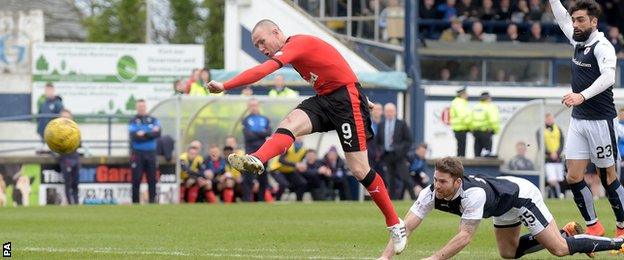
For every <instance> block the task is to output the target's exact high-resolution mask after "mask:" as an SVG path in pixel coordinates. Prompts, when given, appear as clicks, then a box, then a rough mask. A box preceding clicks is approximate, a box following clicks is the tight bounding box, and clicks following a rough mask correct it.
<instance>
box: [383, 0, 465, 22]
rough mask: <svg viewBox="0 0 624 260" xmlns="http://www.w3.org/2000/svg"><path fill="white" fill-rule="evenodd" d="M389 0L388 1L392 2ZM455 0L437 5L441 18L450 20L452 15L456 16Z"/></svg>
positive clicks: (447, 0)
mask: <svg viewBox="0 0 624 260" xmlns="http://www.w3.org/2000/svg"><path fill="white" fill-rule="evenodd" d="M392 1H393V0H390V1H389V2H392ZM455 2H456V1H455V0H446V3H444V4H439V5H438V12H440V13H441V14H442V19H444V20H446V21H450V20H451V19H453V18H454V17H457V8H456V7H455Z"/></svg>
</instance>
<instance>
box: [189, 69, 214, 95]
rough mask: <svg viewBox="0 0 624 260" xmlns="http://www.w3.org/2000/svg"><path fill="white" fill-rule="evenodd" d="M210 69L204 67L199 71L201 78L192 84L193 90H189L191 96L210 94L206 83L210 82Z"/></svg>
mask: <svg viewBox="0 0 624 260" xmlns="http://www.w3.org/2000/svg"><path fill="white" fill-rule="evenodd" d="M210 78H211V76H210V70H209V69H207V68H203V69H202V70H201V71H200V72H199V80H197V81H195V82H193V84H191V90H190V91H189V95H191V96H206V95H208V90H206V85H207V84H208V82H210Z"/></svg>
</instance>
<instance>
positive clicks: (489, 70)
mask: <svg viewBox="0 0 624 260" xmlns="http://www.w3.org/2000/svg"><path fill="white" fill-rule="evenodd" d="M421 68H422V69H421V70H422V71H421V75H422V81H423V82H426V83H434V84H435V83H441V84H445V85H481V86H499V85H505V86H513V85H522V86H535V87H554V86H567V85H569V84H570V79H571V75H570V73H571V71H570V58H567V59H565V58H517V57H512V58H510V57H487V58H485V57H456V56H421ZM445 69H447V70H448V73H449V75H448V78H447V75H445V74H446V73H447V72H443V70H445ZM623 73H624V66H622V61H618V64H617V68H616V81H615V82H616V83H615V87H621V86H624V82H623V81H622V80H623V79H622V75H623Z"/></svg>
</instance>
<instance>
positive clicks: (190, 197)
mask: <svg viewBox="0 0 624 260" xmlns="http://www.w3.org/2000/svg"><path fill="white" fill-rule="evenodd" d="M187 190H188V194H187V196H186V198H187V199H186V200H187V202H188V203H195V202H197V196H198V195H199V186H197V185H193V186H191V187H190V188H188V189H187Z"/></svg>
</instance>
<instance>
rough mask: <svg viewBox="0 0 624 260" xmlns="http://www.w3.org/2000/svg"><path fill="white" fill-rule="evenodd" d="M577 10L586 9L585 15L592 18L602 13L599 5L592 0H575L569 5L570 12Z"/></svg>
mask: <svg viewBox="0 0 624 260" xmlns="http://www.w3.org/2000/svg"><path fill="white" fill-rule="evenodd" d="M578 10H585V11H587V15H588V16H589V17H592V18H598V17H600V15H601V14H602V9H601V8H600V5H599V4H598V3H597V2H596V1H594V0H577V1H576V2H574V4H572V6H570V14H573V13H574V12H576V11H578Z"/></svg>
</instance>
